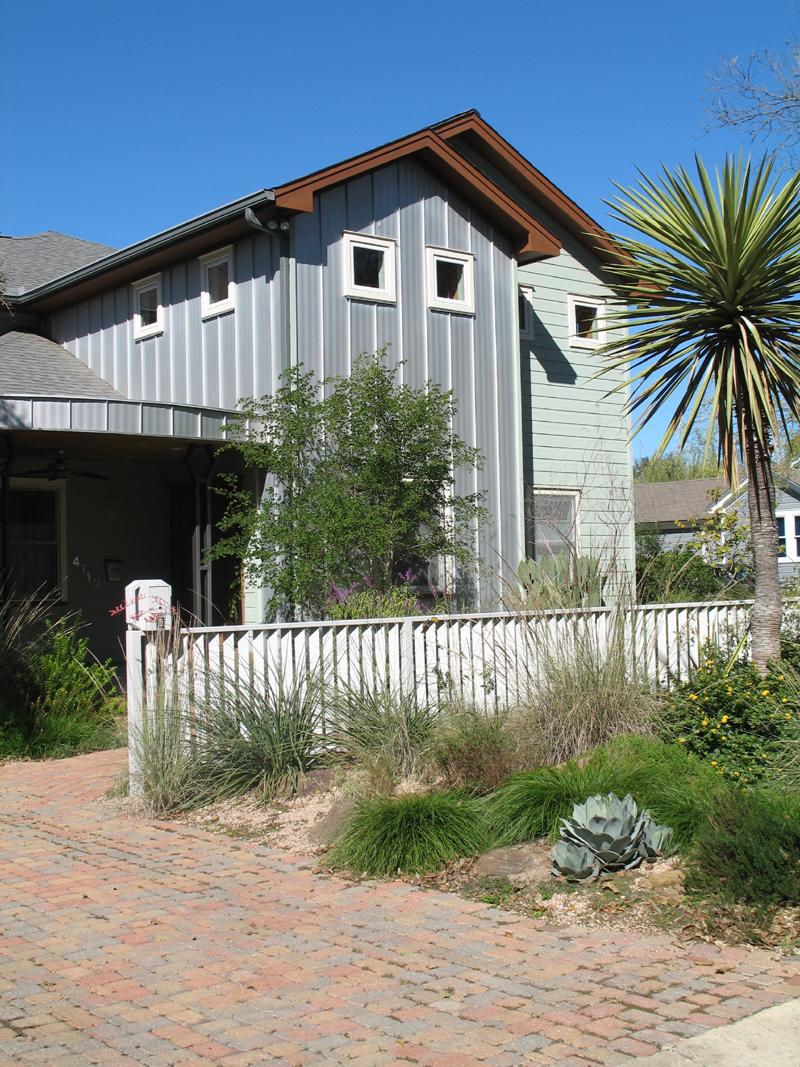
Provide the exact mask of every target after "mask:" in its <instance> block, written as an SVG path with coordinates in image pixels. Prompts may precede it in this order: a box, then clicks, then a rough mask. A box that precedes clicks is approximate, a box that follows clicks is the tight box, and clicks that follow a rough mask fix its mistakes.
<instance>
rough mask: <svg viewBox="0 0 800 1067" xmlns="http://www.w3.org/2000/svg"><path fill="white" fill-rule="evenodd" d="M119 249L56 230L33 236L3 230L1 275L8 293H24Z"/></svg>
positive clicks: (1, 237)
mask: <svg viewBox="0 0 800 1067" xmlns="http://www.w3.org/2000/svg"><path fill="white" fill-rule="evenodd" d="M115 251H116V249H115V248H109V247H108V245H100V244H95V243H94V241H84V240H82V239H81V238H80V237H70V236H69V235H68V234H66V233H56V231H55V230H46V231H45V232H44V233H34V234H31V235H30V236H29V237H8V236H7V235H6V234H0V278H2V279H3V288H4V291H5V294H6V296H21V295H22V293H24V292H26V291H27V290H29V289H37V288H38V287H39V286H40V285H44V284H45V283H46V282H50V281H52V280H53V279H54V278H58V277H61V276H62V275H64V274H68V273H69V272H70V271H73V270H77V269H78V268H79V267H84V266H86V264H87V263H93V262H95V260H98V259H102V258H103V257H104V256H107V255H110V253H111V252H115Z"/></svg>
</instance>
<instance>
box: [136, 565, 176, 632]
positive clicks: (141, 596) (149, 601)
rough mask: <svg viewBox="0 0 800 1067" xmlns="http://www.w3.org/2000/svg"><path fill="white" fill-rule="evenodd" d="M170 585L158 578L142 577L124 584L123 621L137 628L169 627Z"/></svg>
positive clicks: (170, 613) (155, 628)
mask: <svg viewBox="0 0 800 1067" xmlns="http://www.w3.org/2000/svg"><path fill="white" fill-rule="evenodd" d="M171 620H172V586H171V585H168V583H167V582H162V581H160V579H158V578H152V579H147V578H142V579H140V580H139V581H138V582H131V584H130V585H126V586H125V622H127V624H128V626H132V627H134V628H135V629H137V630H160V629H162V628H167V629H169V627H170V625H171Z"/></svg>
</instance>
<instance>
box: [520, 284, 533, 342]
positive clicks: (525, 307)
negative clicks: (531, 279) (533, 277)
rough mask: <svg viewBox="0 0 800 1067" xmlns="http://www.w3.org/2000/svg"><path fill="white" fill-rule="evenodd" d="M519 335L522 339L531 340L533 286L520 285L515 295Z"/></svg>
mask: <svg viewBox="0 0 800 1067" xmlns="http://www.w3.org/2000/svg"><path fill="white" fill-rule="evenodd" d="M517 315H518V318H519V336H520V340H522V341H532V340H533V286H532V285H521V286H520V287H519V290H518V295H517Z"/></svg>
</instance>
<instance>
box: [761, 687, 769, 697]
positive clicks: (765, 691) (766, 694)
mask: <svg viewBox="0 0 800 1067" xmlns="http://www.w3.org/2000/svg"><path fill="white" fill-rule="evenodd" d="M761 695H762V697H768V696H769V689H762V690H761Z"/></svg>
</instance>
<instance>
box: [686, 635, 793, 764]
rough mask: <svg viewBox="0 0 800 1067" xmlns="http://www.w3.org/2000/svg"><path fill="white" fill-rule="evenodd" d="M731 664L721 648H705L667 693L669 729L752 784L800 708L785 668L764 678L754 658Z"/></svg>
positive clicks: (776, 751) (692, 749) (692, 748)
mask: <svg viewBox="0 0 800 1067" xmlns="http://www.w3.org/2000/svg"><path fill="white" fill-rule="evenodd" d="M728 665H729V661H728V659H727V658H726V657H725V655H723V654H722V653H720V652H719V651H718V650H717V649H715V648H713V647H710V646H709V647H706V648H705V649H704V650H703V658H702V660H701V665H700V666H699V667H698V668H697V669H696V670H695V671H694V672H693V673H692V675H691V678H690V679H689V681H688V682H684V683H683V684H682V685H681V686H679V687H678V688H677V689H674V690H673V691H672V692H671V693H669V695H668V696H667V699H666V724H667V725H666V731H667V733H668V735H669V737H670V739H671V740H673V741H677V743H678V744H681V745H685V746H686V749H687V751H688V752H689V753H691V754H692V755H695V756H698V757H699V758H701V759H706V760H709V761H710V763H711V765H712V767H714V768H716V771H717V774H719V775H720V776H722V777H724V778H728V779H731V780H732V781H733V782H735V783H737V784H741V785H748V784H750V783H752V782H754V781H756V780H758V779H759V778H762V777H764V775H765V774H767V773H768V772H769V771H770V767H771V764H772V763H773V761H776V760H777V759H778V757H779V755H780V752H781V750H782V747H783V743H784V741H785V739H786V737H787V736H789V735H790V734H793V732H794V721H793V720H794V717H795V715H796V714H797V713H798V709H797V707H796V704H795V700H794V698H793V696H792V690H791V689H790V687H789V686H788V684H787V682H786V678H785V676H784V674H783V673H781V671H780V670H776V671H774V672H771V673H770V674H769V675H767V677H766V678H762V677H761V676H760V675H759V673H758V671H757V670H756V668H755V667H754V666H753V664H752V663H741V662H740V663H736V664H734V666H733V667H731V669H730V670H728ZM726 672H727V673H726Z"/></svg>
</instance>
